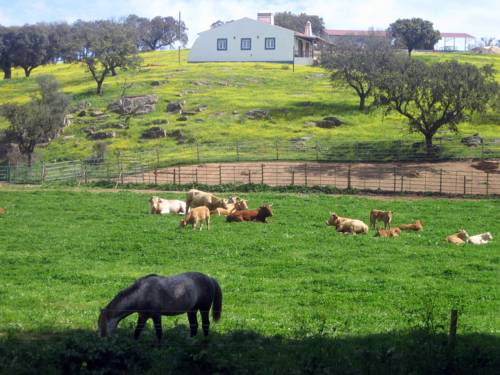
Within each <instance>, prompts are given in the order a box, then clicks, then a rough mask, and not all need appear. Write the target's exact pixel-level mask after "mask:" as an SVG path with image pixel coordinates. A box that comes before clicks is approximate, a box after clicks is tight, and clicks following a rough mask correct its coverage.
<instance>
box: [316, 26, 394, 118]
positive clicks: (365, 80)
mask: <svg viewBox="0 0 500 375" xmlns="http://www.w3.org/2000/svg"><path fill="white" fill-rule="evenodd" d="M393 55H394V51H393V50H392V48H391V46H390V44H389V42H388V41H387V40H386V39H385V38H379V37H377V36H375V35H372V36H370V37H369V38H367V39H366V40H365V42H364V43H357V42H355V41H352V40H345V41H339V42H336V43H335V44H334V45H333V46H331V47H330V48H329V49H327V50H325V51H323V56H322V58H321V61H322V65H323V67H325V68H327V69H329V70H330V71H332V74H331V79H332V81H333V83H334V84H336V85H341V86H347V87H349V88H352V89H353V90H354V91H355V92H356V94H357V95H358V97H359V109H360V110H363V109H365V103H366V99H367V98H369V97H371V96H373V93H374V90H375V85H376V80H377V78H378V76H379V75H380V74H381V73H382V71H383V70H384V69H385V67H386V66H387V63H388V61H389V60H390V59H391V58H392V56H393Z"/></svg>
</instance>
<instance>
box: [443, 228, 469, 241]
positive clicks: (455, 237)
mask: <svg viewBox="0 0 500 375" xmlns="http://www.w3.org/2000/svg"><path fill="white" fill-rule="evenodd" d="M468 238H469V234H468V233H467V232H466V231H465V230H464V229H460V231H458V232H457V233H454V234H452V235H450V236H448V237H446V241H448V242H449V243H452V244H454V245H462V244H464V243H466V242H467V240H468Z"/></svg>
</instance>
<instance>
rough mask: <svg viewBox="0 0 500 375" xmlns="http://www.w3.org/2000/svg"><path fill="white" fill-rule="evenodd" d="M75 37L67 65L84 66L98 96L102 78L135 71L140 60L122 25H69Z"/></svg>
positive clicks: (79, 22) (96, 23) (100, 92)
mask: <svg viewBox="0 0 500 375" xmlns="http://www.w3.org/2000/svg"><path fill="white" fill-rule="evenodd" d="M73 28H74V30H73V33H74V35H76V36H75V41H74V47H73V48H71V54H72V55H71V56H69V57H68V59H69V61H72V62H80V63H83V64H85V66H86V67H87V69H88V71H89V72H90V74H91V75H92V78H93V79H94V80H95V82H96V84H97V94H98V95H102V92H103V88H102V85H103V83H104V80H105V79H106V77H108V76H109V75H110V74H115V69H117V68H121V69H129V68H135V67H136V66H137V65H138V64H139V62H140V58H139V56H138V55H137V52H138V51H137V46H136V44H135V41H134V36H133V32H132V30H131V29H130V28H128V27H126V26H125V25H123V24H120V23H115V22H112V21H93V22H85V21H78V22H76V23H75V24H74V25H73Z"/></svg>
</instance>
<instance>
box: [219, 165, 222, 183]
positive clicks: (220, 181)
mask: <svg viewBox="0 0 500 375" xmlns="http://www.w3.org/2000/svg"><path fill="white" fill-rule="evenodd" d="M219 185H222V166H221V165H220V164H219Z"/></svg>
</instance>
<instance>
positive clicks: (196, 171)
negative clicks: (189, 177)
mask: <svg viewBox="0 0 500 375" xmlns="http://www.w3.org/2000/svg"><path fill="white" fill-rule="evenodd" d="M194 173H195V174H194V177H195V181H196V183H198V167H196V169H195V171H194Z"/></svg>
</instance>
